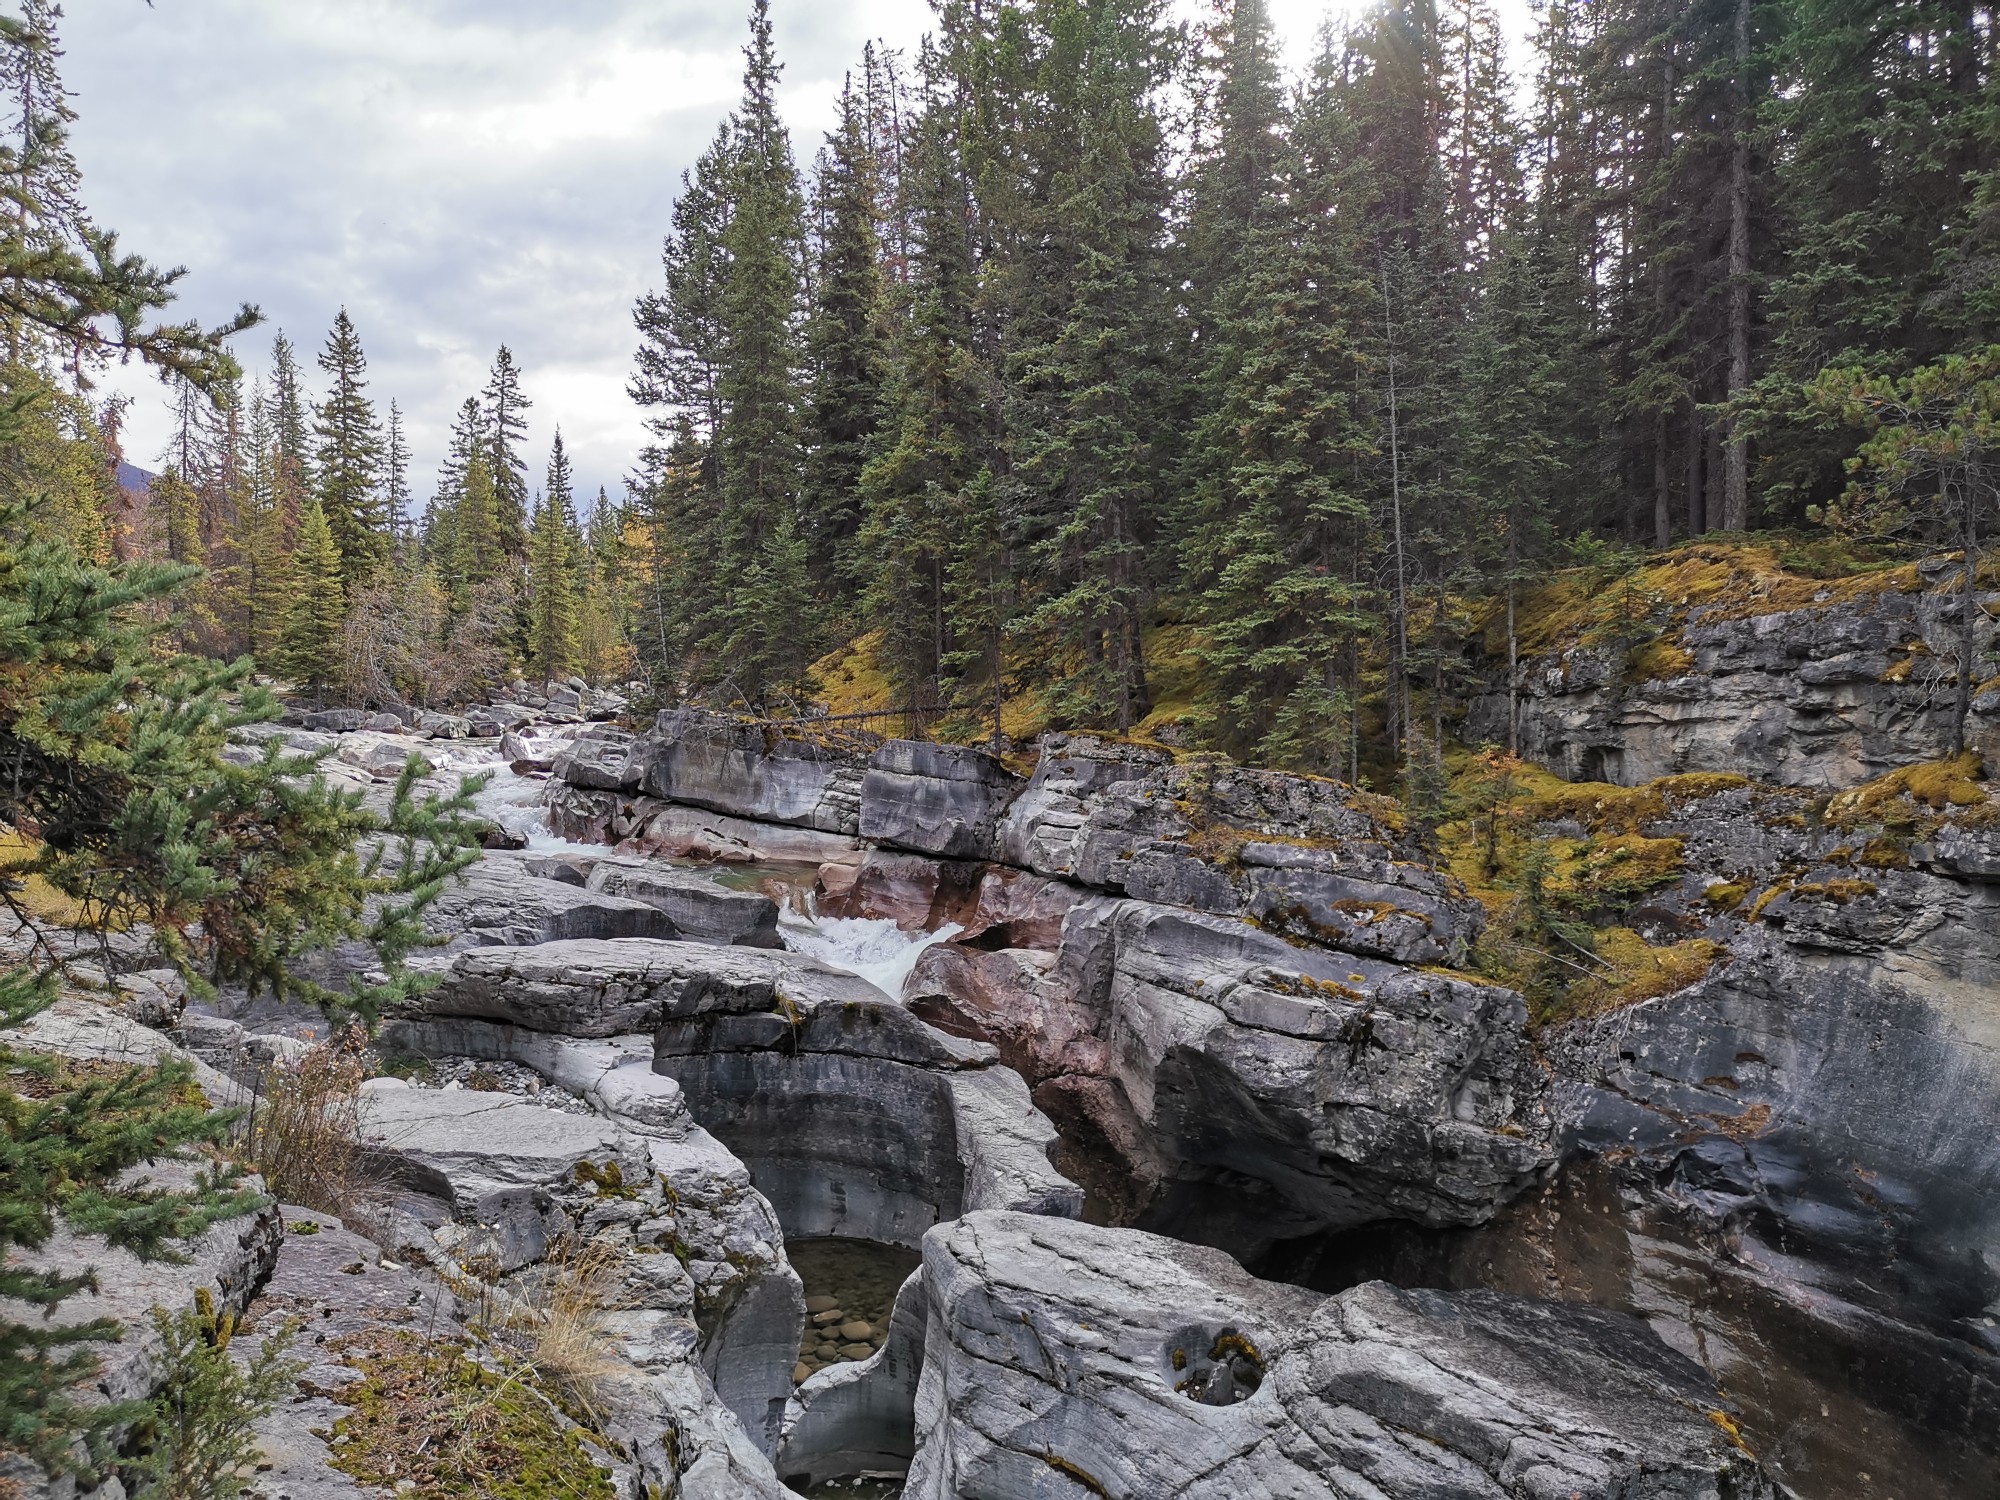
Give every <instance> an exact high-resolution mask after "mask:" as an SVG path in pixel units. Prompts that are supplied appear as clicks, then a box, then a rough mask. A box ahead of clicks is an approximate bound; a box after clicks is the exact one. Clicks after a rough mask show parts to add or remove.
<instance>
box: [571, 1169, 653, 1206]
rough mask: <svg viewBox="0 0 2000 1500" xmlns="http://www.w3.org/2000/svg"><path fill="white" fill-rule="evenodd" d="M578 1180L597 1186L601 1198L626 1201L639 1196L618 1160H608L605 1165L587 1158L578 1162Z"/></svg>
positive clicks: (584, 1183)
mask: <svg viewBox="0 0 2000 1500" xmlns="http://www.w3.org/2000/svg"><path fill="white" fill-rule="evenodd" d="M576 1180H577V1181H578V1182H579V1183H582V1184H583V1185H584V1186H586V1187H591V1188H595V1189H596V1190H597V1196H598V1197H600V1198H617V1199H621V1200H623V1201H625V1202H630V1201H631V1200H632V1199H634V1198H636V1197H638V1196H639V1190H638V1189H637V1188H635V1187H631V1186H628V1185H627V1183H626V1181H625V1169H624V1168H623V1167H621V1166H619V1165H618V1163H617V1162H616V1161H607V1162H606V1163H605V1164H604V1165H603V1166H601V1167H600V1166H598V1165H597V1164H596V1163H595V1162H593V1161H590V1160H588V1159H585V1160H583V1161H580V1162H578V1163H577V1164H576Z"/></svg>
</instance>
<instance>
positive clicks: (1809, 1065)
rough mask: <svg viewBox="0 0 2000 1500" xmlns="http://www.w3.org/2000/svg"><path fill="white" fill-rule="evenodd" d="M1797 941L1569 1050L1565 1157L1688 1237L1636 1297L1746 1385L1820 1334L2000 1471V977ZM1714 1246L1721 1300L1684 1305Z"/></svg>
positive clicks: (1906, 1407)
mask: <svg viewBox="0 0 2000 1500" xmlns="http://www.w3.org/2000/svg"><path fill="white" fill-rule="evenodd" d="M1975 889H1981V888H1975ZM1983 889H1984V890H1985V891H1988V892H1990V890H1991V888H1990V887H1985V888H1983ZM1985 904H1986V907H1987V912H1988V915H1987V919H1986V924H1985V925H1986V932H1987V934H1988V935H1989V937H1990V936H1992V935H2000V905H1996V904H1995V903H1993V902H1992V901H1991V900H1990V899H1989V900H1988V901H1987V902H1986V903H1985ZM1979 926H1980V924H1978V923H1977V922H1973V923H1968V924H1967V925H1966V926H1962V927H1958V928H1956V929H1955V934H1954V938H1953V942H1954V946H1957V947H1959V949H1960V951H1963V947H1964V945H1965V944H1966V943H1967V942H1968V940H1969V939H1970V938H1972V937H1975V936H1977V934H1978V932H1979ZM1795 940H1796V934H1794V933H1791V932H1786V933H1784V934H1783V935H1780V934H1777V933H1772V932H1769V931H1756V932H1751V933H1746V934H1744V935H1743V936H1741V937H1740V938H1739V939H1738V941H1737V943H1736V945H1735V957H1734V959H1733V961H1732V962H1731V963H1730V964H1729V965H1728V966H1727V967H1725V968H1723V969H1721V970H1720V971H1718V972H1717V973H1716V974H1714V975H1712V976H1711V977H1710V978H1708V979H1707V980H1705V981H1703V982H1702V983H1700V984H1697V985H1695V986H1693V987H1691V988H1689V989H1686V990H1682V991H1679V992H1677V993H1675V994H1672V995H1668V996H1665V997H1662V998H1660V999H1658V1000H1651V1001H1647V1002H1646V1003H1644V1004H1643V1005H1639V1006H1635V1007H1632V1008H1631V1009H1629V1010H1626V1011H1624V1012H1621V1013H1619V1014H1618V1015H1616V1016H1614V1017H1610V1018H1606V1019H1605V1020H1602V1021H1597V1022H1588V1023H1579V1024H1578V1025H1577V1026H1575V1027H1573V1028H1572V1029H1571V1030H1570V1031H1569V1032H1568V1033H1567V1034H1565V1035H1564V1036H1562V1037H1559V1038H1557V1039H1556V1040H1555V1054H1556V1062H1557V1065H1558V1067H1559V1069H1560V1071H1561V1073H1562V1074H1563V1075H1564V1076H1565V1078H1566V1079H1567V1080H1569V1081H1566V1082H1565V1083H1564V1084H1563V1085H1562V1087H1561V1090H1560V1096H1559V1097H1560V1099H1561V1103H1562V1113H1563V1116H1564V1121H1565V1126H1566V1134H1567V1136H1568V1138H1569V1142H1570V1147H1571V1150H1572V1152H1573V1153H1575V1154H1578V1155H1584V1156H1598V1157H1603V1158H1604V1159H1606V1160H1607V1161H1610V1162H1613V1163H1616V1164H1617V1166H1616V1170H1617V1173H1618V1177H1619V1180H1620V1182H1621V1183H1625V1184H1627V1186H1626V1188H1625V1191H1626V1192H1628V1193H1629V1194H1630V1197H1629V1202H1630V1204H1631V1206H1632V1209H1633V1211H1635V1212H1636V1214H1637V1215H1638V1217H1637V1218H1636V1219H1635V1220H1634V1221H1633V1223H1634V1226H1635V1233H1637V1234H1645V1235H1648V1236H1649V1237H1657V1238H1658V1239H1660V1240H1662V1241H1672V1240H1678V1239H1680V1238H1682V1237H1683V1232H1691V1233H1692V1234H1693V1235H1694V1238H1693V1239H1692V1240H1690V1241H1689V1243H1687V1244H1686V1246H1685V1247H1684V1248H1683V1249H1682V1250H1680V1251H1677V1252H1673V1253H1666V1252H1664V1250H1663V1251H1661V1252H1657V1253H1655V1254H1653V1255H1650V1256H1648V1257H1646V1258H1645V1259H1643V1260H1641V1261H1639V1263H1638V1264H1639V1266H1640V1268H1641V1274H1640V1275H1639V1276H1638V1277H1637V1278H1636V1280H1637V1281H1638V1282H1639V1285H1638V1286H1637V1287H1636V1288H1635V1289H1634V1295H1635V1296H1637V1297H1640V1298H1643V1299H1645V1300H1646V1301H1647V1302H1648V1303H1649V1304H1650V1305H1652V1306H1655V1307H1657V1308H1658V1309H1659V1310H1660V1312H1661V1313H1662V1314H1663V1315H1667V1316H1671V1317H1672V1318H1673V1319H1674V1320H1675V1321H1676V1322H1677V1323H1679V1324H1680V1325H1681V1326H1683V1327H1684V1328H1685V1329H1686V1330H1687V1333H1686V1338H1687V1342H1688V1343H1689V1344H1690V1345H1693V1344H1695V1343H1696V1342H1698V1341H1700V1340H1703V1339H1704V1338H1705V1339H1706V1341H1707V1344H1708V1346H1709V1347H1711V1348H1714V1349H1716V1350H1718V1351H1719V1354H1718V1359H1719V1362H1720V1368H1721V1369H1722V1371H1723V1373H1724V1375H1725V1377H1726V1378H1728V1379H1729V1381H1730V1383H1731V1384H1732V1385H1738V1384H1740V1385H1742V1386H1744V1387H1746V1388H1751V1387H1755V1386H1756V1385H1757V1384H1758V1383H1759V1380H1760V1375H1759V1372H1758V1371H1757V1370H1756V1368H1755V1366H1756V1364H1757V1363H1758V1361H1756V1360H1755V1359H1753V1358H1752V1357H1750V1356H1748V1355H1747V1354H1746V1353H1742V1352H1738V1351H1747V1350H1749V1349H1752V1348H1754V1347H1755V1344H1756V1343H1757V1342H1758V1341H1759V1340H1761V1339H1763V1338H1767V1337H1771V1336H1772V1335H1770V1334H1769V1333H1767V1332H1765V1330H1767V1329H1769V1328H1770V1327H1772V1326H1778V1327H1784V1328H1788V1329H1798V1328H1801V1327H1804V1328H1809V1329H1811V1330H1812V1332H1811V1337H1812V1338H1814V1339H1817V1340H1820V1341H1823V1342H1822V1345H1821V1347H1822V1348H1824V1349H1826V1350H1830V1351H1839V1352H1838V1354H1832V1353H1828V1354H1823V1355H1821V1356H1819V1359H1820V1361H1821V1362H1822V1363H1824V1364H1826V1365H1829V1366H1833V1367H1843V1366H1844V1367H1847V1368H1850V1369H1852V1370H1854V1371H1856V1372H1857V1373H1858V1376H1859V1379H1860V1381H1861V1388H1862V1390H1863V1392H1864V1393H1865V1394H1866V1395H1867V1396H1868V1398H1869V1399H1870V1400H1871V1401H1873V1402H1874V1403H1875V1404H1877V1405H1878V1406H1880V1407H1882V1408H1883V1409H1885V1410H1887V1411H1889V1412H1891V1413H1894V1414H1896V1415H1898V1416H1900V1417H1901V1418H1903V1419H1904V1420H1907V1421H1912V1422H1916V1423H1919V1424H1921V1425H1922V1426H1925V1427H1927V1428H1930V1429H1931V1430H1933V1431H1934V1432H1937V1433H1939V1434H1946V1435H1949V1436H1950V1437H1951V1438H1953V1439H1954V1440H1956V1441H1960V1442H1970V1443H1972V1444H1973V1445H1974V1446H1975V1447H1977V1448H1978V1449H1980V1450H1982V1451H1984V1452H1986V1453H1988V1454H1989V1455H1992V1456H1994V1457H2000V1438H1996V1436H1995V1434H2000V1395H1996V1394H1995V1393H1996V1392H2000V1328H1996V1326H1995V1316H1996V1313H2000V1144H1996V1142H1995V1139H1994V1136H1993V1132H1992V1130H1991V1128H1990V1122H1991V1121H1992V1120H1993V1119H1994V1118H1995V1115H1996V1113H2000V999H1996V996H2000V989H1996V987H1995V983H1994V976H1995V974H1996V972H2000V971H1996V969H1995V968H1994V967H1993V966H1992V965H1991V961H1990V959H1989V960H1988V961H1987V966H1986V967H1984V968H1983V970H1981V969H1972V968H1971V966H1969V965H1968V966H1962V967H1961V973H1964V974H1966V981H1962V982H1960V983H1957V984H1943V983H1915V984H1913V983H1911V982H1909V979H1908V978H1907V977H1906V974H1905V972H1902V971H1900V967H1901V966H1899V965H1897V964H1895V963H1893V962H1884V961H1883V960H1882V959H1880V958H1877V957H1872V956H1869V955H1867V954H1865V953H1861V952H1839V951H1837V950H1836V951H1833V952H1830V953H1825V954H1817V955H1816V954H1814V953H1813V952H1812V951H1811V950H1810V949H1808V950H1807V951H1805V952H1801V951H1800V949H1799V948H1798V947H1797V946H1796V945H1795ZM1815 941H1816V942H1819V941H1822V940H1820V939H1815ZM1980 972H1983V973H1984V975H1985V976H1986V977H1985V980H1984V982H1981V983H1975V982H1967V981H1970V979H1971V977H1972V974H1973V973H1980ZM1917 973H1918V975H1919V976H1920V977H1921V976H1922V974H1923V970H1922V969H1921V968H1919V969H1918V970H1917ZM1670 1226H1671V1227H1670ZM1701 1226H1706V1227H1707V1235H1710V1236H1714V1237H1715V1238H1713V1239H1710V1238H1707V1237H1705V1236H1703V1235H1702V1233H1701V1232H1700V1227H1701ZM1724 1236H1726V1239H1725V1238H1723V1237H1724ZM1714 1243H1726V1244H1727V1245H1728V1246H1729V1248H1728V1250H1727V1252H1726V1254H1725V1255H1724V1256H1723V1257H1722V1258H1721V1260H1720V1263H1719V1264H1712V1265H1710V1266H1702V1267H1701V1269H1702V1273H1703V1278H1704V1279H1721V1280H1722V1281H1724V1282H1725V1283H1726V1284H1727V1286H1728V1288H1729V1291H1728V1295H1727V1297H1723V1296H1720V1295H1717V1296H1714V1297H1713V1298H1709V1297H1707V1296H1705V1295H1704V1294H1702V1293H1699V1292H1695V1293H1690V1292H1689V1290H1688V1287H1689V1286H1690V1285H1691V1281H1690V1277H1689V1271H1690V1270H1691V1269H1693V1268H1695V1267H1697V1266H1699V1265H1700V1263H1701V1262H1702V1261H1704V1260H1706V1259H1709V1257H1710V1252H1708V1251H1706V1250H1704V1249H1703V1248H1702V1247H1703V1246H1704V1245H1707V1244H1714ZM1670 1309H1671V1312H1669V1310H1670ZM1789 1336H1790V1337H1797V1336H1798V1335H1797V1334H1796V1333H1794V1334H1791V1335H1789ZM1890 1370H1894V1371H1897V1372H1899V1373H1897V1374H1896V1375H1894V1376H1888V1375H1887V1374H1886V1372H1887V1371H1890ZM1876 1371H1880V1372H1885V1373H1883V1374H1879V1375H1878V1374H1875V1373H1871V1372H1876Z"/></svg>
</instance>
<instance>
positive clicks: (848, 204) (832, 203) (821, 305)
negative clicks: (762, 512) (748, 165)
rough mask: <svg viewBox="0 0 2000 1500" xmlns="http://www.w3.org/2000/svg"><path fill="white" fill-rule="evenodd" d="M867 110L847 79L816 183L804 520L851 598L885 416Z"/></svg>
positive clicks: (825, 571)
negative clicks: (864, 476)
mask: <svg viewBox="0 0 2000 1500" xmlns="http://www.w3.org/2000/svg"><path fill="white" fill-rule="evenodd" d="M866 109H867V101H866V100H865V99H863V98H861V97H859V96H857V95H856V93H855V91H854V85H853V80H852V79H851V78H850V79H849V80H848V82H847V84H846V86H845V87H843V88H842V90H841V95H840V123H839V125H838V126H837V127H836V129H835V130H834V132H833V133H832V134H831V135H829V136H828V137H827V144H826V149H825V150H824V151H823V152H822V153H821V156H820V163H819V171H818V173H817V174H816V177H815V180H814V184H813V219H814V222H815V224H816V225H817V234H818V257H817V263H816V265H815V269H814V276H813V305H812V314H811V317H810V319H809V320H808V322H807V324H806V351H807V359H808V364H809V366H810V369H811V382H812V430H811V461H810V464H809V469H808V500H807V504H806V508H805V516H806V521H807V531H808V548H809V552H810V556H811V567H812V573H813V577H814V579H815V580H816V581H817V583H818V587H819V589H820V591H821V593H822V594H823V595H826V596H828V597H830V598H841V597H846V596H850V595H851V594H852V593H853V592H854V591H855V590H856V589H857V588H858V587H859V585H860V581H861V580H860V577H859V573H860V564H859V558H858V557H857V555H856V551H855V537H856V533H857V532H858V531H859V529H860V524H861V499H860V494H859V487H860V482H861V471H862V469H863V467H864V466H865V465H866V464H867V462H868V460H869V458H870V457H871V456H872V455H873V453H874V452H875V450H876V447H877V445H878V438H879V435H880V432H881V428H882V426H883V422H884V418H885V416H886V407H885V404H884V395H885V386H886V384H887V381H888V347H887V342H886V339H885V337H884V333H883V318H884V315H885V312H886V309H885V307H884V304H883V296H884V287H883V278H882V269H881V241H880V227H879V224H878V222H877V220H878V216H879V213H880V207H879V204H880V196H881V184H880V178H881V169H880V165H879V163H878V162H877V160H876V158H875V154H874V148H873V143H872V142H871V141H870V139H869V134H868V119H867V115H866Z"/></svg>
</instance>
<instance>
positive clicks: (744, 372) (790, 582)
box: [711, 0, 814, 702]
mask: <svg viewBox="0 0 2000 1500" xmlns="http://www.w3.org/2000/svg"><path fill="white" fill-rule="evenodd" d="M744 59H745V67H744V73H743V102H742V104H741V105H740V106H739V107H738V109H737V113H736V119H735V128H734V132H733V134H734V137H735V140H736V151H737V155H736V163H735V171H734V173H733V178H732V182H733V189H734V194H733V196H734V205H733V211H732V213H731V215H730V218H729V222H728V225H727V227H726V228H725V229H724V231H723V235H722V244H723V248H724V250H725V252H726V254H727V256H728V262H729V271H728V277H727V280H726V282H725V285H724V288H723V296H722V350H721V353H722V358H721V362H720V366H719V368H718V370H717V376H716V396H717V399H718V402H719V404H720V409H721V424H720V426H719V427H718V429H717V431H716V435H715V446H716V457H717V460H718V465H719V469H720V483H719V487H718V494H717V499H718V502H719V514H718V519H717V529H716V538H715V540H716V543H717V551H716V557H715V562H716V565H717V566H719V567H720V568H722V569H723V570H724V576H725V577H727V578H731V579H736V580H740V582H738V584H737V586H736V587H734V588H732V589H731V590H730V591H729V593H728V594H727V595H726V596H725V597H724V599H723V600H722V601H720V608H719V610H718V614H717V617H716V620H715V622H714V627H713V629H712V631H711V642H712V647H713V654H714V655H715V657H716V658H717V659H718V660H721V661H726V662H728V663H729V664H730V673H731V676H732V678H733V680H734V681H735V684H736V686H737V688H738V690H739V691H740V692H742V693H743V695H744V696H745V697H746V698H748V699H749V700H750V701H752V702H755V701H758V700H759V699H760V698H761V697H762V696H763V694H764V692H765V691H766V689H768V688H772V687H783V686H788V685H791V684H794V683H797V682H799V681H800V680H801V679H802V678H803V676H804V673H805V669H806V666H807V664H808V663H809V662H810V661H811V660H812V658H813V655H814V653H813V651H812V640H813V632H812V629H811V624H810V619H809V615H810V611H809V610H808V608H807V606H806V601H807V599H808V598H809V597H810V594H811V588H810V584H809V581H808V576H807V561H806V551H805V547H806V536H805V534H804V528H803V526H802V525H801V519H800V516H799V512H798V502H799V493H800V481H801V479H802V476H803V454H802V453H801V450H800V433H801V427H802V421H801V418H802V406H803V390H802V386H801V375H802V370H803V354H802V350H801V347H800V345H801V340H800V328H799V308H800V305H801V300H802V286H803V272H804V266H803V261H802V257H803V253H804V242H805V204H804V200H803V197H802V195H801V193H800V190H799V179H798V172H797V169H796V168H795V167H794V166H793V163H792V151H791V142H790V138H789V136H788V135H787V133H786V131H785V127H784V124H783V122H782V121H781V120H780V119H779V117H778V105H777V87H778V76H779V73H780V71H781V69H780V66H779V63H778V60H777V57H776V55H775V53H774V52H773V50H772V46H771V17H770V0H753V3H752V6H751V11H750V42H749V45H748V46H746V47H745V48H744Z"/></svg>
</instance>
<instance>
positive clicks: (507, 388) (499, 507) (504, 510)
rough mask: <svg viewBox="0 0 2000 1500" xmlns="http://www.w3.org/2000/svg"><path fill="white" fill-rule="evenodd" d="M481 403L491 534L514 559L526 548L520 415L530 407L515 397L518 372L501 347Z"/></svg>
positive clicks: (525, 477) (524, 420)
mask: <svg viewBox="0 0 2000 1500" xmlns="http://www.w3.org/2000/svg"><path fill="white" fill-rule="evenodd" d="M483 399H484V401H485V419H486V444H487V446H486V471H487V474H488V476H489V477H490V479H491V481H492V484H493V525H494V530H495V536H496V538H497V540H498V543H499V547H500V551H501V553H502V554H504V555H505V556H507V557H510V558H520V557H524V556H525V555H526V553H527V546H528V461H527V459H526V458H525V457H523V456H522V453H521V444H522V442H523V441H524V440H525V439H526V438H527V435H528V419H527V417H526V416H525V415H523V413H525V412H526V411H527V410H528V408H529V407H531V406H532V405H534V403H533V402H532V401H530V400H529V399H528V398H527V397H526V396H524V395H522V394H521V368H520V366H519V365H517V364H515V363H514V355H513V351H511V350H510V349H508V347H507V346H506V345H505V344H502V345H501V346H500V350H499V352H498V353H497V354H495V355H494V356H493V369H492V371H491V372H490V373H489V374H488V376H487V379H486V391H485V394H484V397H483Z"/></svg>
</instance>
